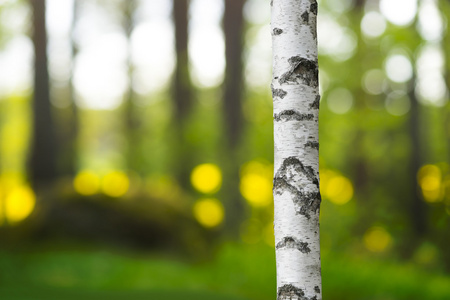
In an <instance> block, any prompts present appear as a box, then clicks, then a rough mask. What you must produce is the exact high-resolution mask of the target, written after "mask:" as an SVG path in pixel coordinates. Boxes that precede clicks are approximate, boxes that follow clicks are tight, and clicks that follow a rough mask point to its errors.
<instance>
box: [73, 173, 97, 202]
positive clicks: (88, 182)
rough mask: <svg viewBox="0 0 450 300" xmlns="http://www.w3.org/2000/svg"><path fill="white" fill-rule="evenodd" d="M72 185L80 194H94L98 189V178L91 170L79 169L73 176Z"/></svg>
mask: <svg viewBox="0 0 450 300" xmlns="http://www.w3.org/2000/svg"><path fill="white" fill-rule="evenodd" d="M73 187H74V188H75V191H77V193H79V194H81V195H85V196H88V195H94V194H96V193H98V191H99V189H100V178H99V177H98V175H97V174H95V173H94V172H92V171H88V170H86V171H81V172H79V173H78V174H77V176H75V179H74V180H73Z"/></svg>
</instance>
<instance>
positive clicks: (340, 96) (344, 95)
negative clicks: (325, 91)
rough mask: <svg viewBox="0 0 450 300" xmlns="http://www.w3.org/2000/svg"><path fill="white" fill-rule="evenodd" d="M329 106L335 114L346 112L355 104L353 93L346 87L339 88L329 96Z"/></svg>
mask: <svg viewBox="0 0 450 300" xmlns="http://www.w3.org/2000/svg"><path fill="white" fill-rule="evenodd" d="M327 104H328V108H329V109H330V110H331V111H332V112H334V113H335V114H345V113H347V112H348V111H349V110H350V109H351V108H352V106H353V95H352V93H351V92H350V91H349V90H347V89H345V88H337V89H334V90H333V91H331V92H330V94H329V95H328V97H327Z"/></svg>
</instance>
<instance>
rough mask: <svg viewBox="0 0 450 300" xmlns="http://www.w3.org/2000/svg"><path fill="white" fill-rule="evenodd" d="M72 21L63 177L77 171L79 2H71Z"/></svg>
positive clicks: (63, 141)
mask: <svg viewBox="0 0 450 300" xmlns="http://www.w3.org/2000/svg"><path fill="white" fill-rule="evenodd" d="M72 9H73V19H72V24H71V29H70V45H71V50H72V53H71V56H72V57H71V60H72V70H71V76H70V79H69V94H70V98H71V103H70V107H69V108H68V109H69V112H68V115H67V131H66V132H65V136H63V137H62V138H60V141H61V142H62V147H64V159H63V170H64V173H65V175H68V176H75V174H76V170H77V158H78V145H77V137H78V132H79V124H78V107H77V104H76V101H75V98H76V91H75V87H74V84H73V75H74V74H73V71H74V69H75V59H76V57H77V55H78V47H77V45H76V43H75V41H74V36H75V26H76V23H77V20H78V15H79V0H74V1H73V7H72Z"/></svg>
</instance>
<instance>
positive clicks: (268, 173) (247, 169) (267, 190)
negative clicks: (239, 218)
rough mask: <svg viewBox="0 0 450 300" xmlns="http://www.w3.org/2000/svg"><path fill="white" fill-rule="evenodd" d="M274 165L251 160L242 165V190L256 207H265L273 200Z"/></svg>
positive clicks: (245, 196)
mask: <svg viewBox="0 0 450 300" xmlns="http://www.w3.org/2000/svg"><path fill="white" fill-rule="evenodd" d="M272 181H273V167H272V165H269V164H263V163H261V162H258V161H250V162H248V163H247V164H245V165H244V166H243V167H242V171H241V183H240V186H239V188H240V191H241V194H242V196H243V197H244V198H245V199H246V200H247V201H248V202H249V203H250V205H252V206H255V207H264V206H267V205H269V204H270V203H271V202H272V199H273V195H272Z"/></svg>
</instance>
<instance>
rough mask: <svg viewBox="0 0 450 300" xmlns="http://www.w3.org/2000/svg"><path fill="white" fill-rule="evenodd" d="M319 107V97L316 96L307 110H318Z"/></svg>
mask: <svg viewBox="0 0 450 300" xmlns="http://www.w3.org/2000/svg"><path fill="white" fill-rule="evenodd" d="M319 107H320V95H317V96H316V99H314V102H313V103H311V104H310V105H309V108H311V109H319Z"/></svg>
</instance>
